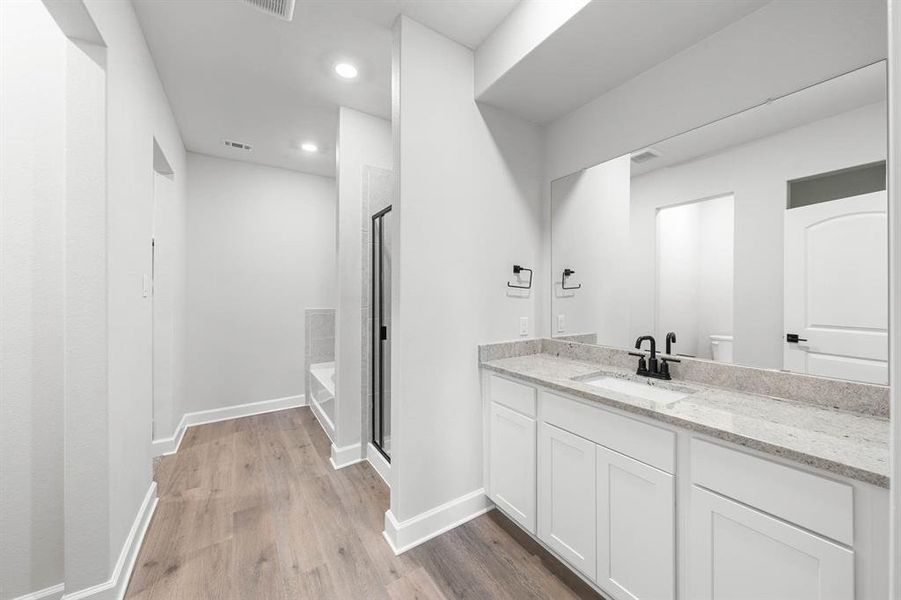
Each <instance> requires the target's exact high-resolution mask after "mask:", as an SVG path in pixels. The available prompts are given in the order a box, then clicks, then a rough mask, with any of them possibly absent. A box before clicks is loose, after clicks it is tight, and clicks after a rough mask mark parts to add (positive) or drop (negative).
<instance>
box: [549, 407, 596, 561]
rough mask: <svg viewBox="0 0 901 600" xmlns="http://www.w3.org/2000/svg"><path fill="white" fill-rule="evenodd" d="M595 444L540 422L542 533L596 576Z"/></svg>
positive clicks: (552, 546) (564, 554)
mask: <svg viewBox="0 0 901 600" xmlns="http://www.w3.org/2000/svg"><path fill="white" fill-rule="evenodd" d="M595 448H596V446H595V444H594V443H593V442H589V441H588V440H586V439H584V438H580V437H579V436H577V435H573V434H571V433H568V432H566V431H563V430H562V429H558V428H556V427H554V426H553V425H548V424H547V423H542V424H541V445H540V446H539V453H540V455H539V467H538V468H539V481H538V537H539V538H541V540H542V541H543V542H544V543H545V544H547V545H548V546H549V547H550V548H551V549H553V550H554V551H555V552H557V554H559V555H560V556H562V557H563V558H564V559H565V560H566V561H567V562H569V563H570V564H571V565H572V566H574V567H576V568H577V569H579V570H580V571H582V573H584V574H585V575H587V576H588V577H590V578H592V579H594V578H595V574H596V572H597V558H596V548H595V543H596V536H597V529H596V526H595V517H596V513H597V511H596V508H595V491H596V490H595Z"/></svg>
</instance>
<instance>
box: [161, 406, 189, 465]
mask: <svg viewBox="0 0 901 600" xmlns="http://www.w3.org/2000/svg"><path fill="white" fill-rule="evenodd" d="M187 417H188V415H182V418H181V421H179V423H178V427H176V428H175V433H173V434H172V435H171V436H170V437H167V438H163V439H161V440H153V442H152V446H153V456H166V455H168V454H175V453H176V452H177V451H178V447H179V446H181V440H182V438H183V437H185V431H187V430H188V422H187Z"/></svg>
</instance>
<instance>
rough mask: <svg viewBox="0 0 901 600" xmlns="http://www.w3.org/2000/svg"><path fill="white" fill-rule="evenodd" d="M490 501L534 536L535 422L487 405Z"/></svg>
mask: <svg viewBox="0 0 901 600" xmlns="http://www.w3.org/2000/svg"><path fill="white" fill-rule="evenodd" d="M490 437H491V442H490V444H491V464H490V474H489V476H490V481H491V484H490V485H491V492H490V498H491V499H492V500H493V501H494V503H495V504H497V505H498V506H499V507H500V508H501V509H503V511H504V512H505V513H507V514H508V515H509V516H510V517H511V518H512V519H514V520H515V521H517V522H518V523H519V524H520V525H521V526H522V527H524V528H526V529H527V530H528V531H529V532H530V533H535V521H536V518H535V517H536V515H535V494H536V488H535V469H536V465H535V445H536V443H537V440H536V439H535V420H534V419H530V418H529V417H527V416H525V415H521V414H519V413H518V412H516V411H513V410H510V409H509V408H507V407H506V406H501V405H500V404H497V403H496V402H492V403H491V432H490Z"/></svg>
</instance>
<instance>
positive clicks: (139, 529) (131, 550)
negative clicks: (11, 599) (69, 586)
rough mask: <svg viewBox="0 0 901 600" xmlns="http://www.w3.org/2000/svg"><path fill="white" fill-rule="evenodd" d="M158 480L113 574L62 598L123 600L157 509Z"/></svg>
mask: <svg viewBox="0 0 901 600" xmlns="http://www.w3.org/2000/svg"><path fill="white" fill-rule="evenodd" d="M157 501H158V500H157V497H156V482H155V481H153V482H151V484H150V487H149V488H148V489H147V495H145V496H144V501H143V502H142V503H141V508H140V509H138V514H137V516H136V517H135V520H134V523H132V524H131V531H129V532H128V537H126V538H125V544H123V546H122V551H121V552H120V553H119V560H117V561H116V567H115V568H114V569H113V574H112V575H110V578H109V579H108V580H107V581H104V582H103V583H100V584H97V585H94V586H91V587H89V588H84V589H82V590H78V591H77V592H72V593H71V594H65V595H64V596H63V597H62V600H82V599H85V598H90V600H121V599H122V598H123V597H124V596H125V590H126V589H127V588H128V582H129V580H130V579H131V572H132V570H133V569H134V566H135V560H137V558H138V550H140V549H141V544H142V543H143V542H144V534H146V533H147V527H148V526H149V525H150V519H151V517H153V513H154V511H155V510H156V504H157Z"/></svg>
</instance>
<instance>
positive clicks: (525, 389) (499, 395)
mask: <svg viewBox="0 0 901 600" xmlns="http://www.w3.org/2000/svg"><path fill="white" fill-rule="evenodd" d="M535 393H536V390H535V388H533V387H532V386H530V385H525V384H522V383H516V382H515V381H510V380H509V379H504V378H503V377H498V376H497V375H492V376H491V401H492V402H497V403H498V404H503V405H504V406H506V407H507V408H512V409H513V410H515V411H517V412H519V413H522V414H524V415H526V416H529V417H532V418H534V417H535Z"/></svg>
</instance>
